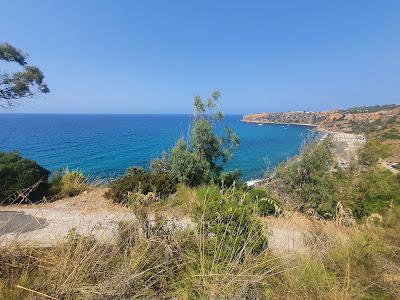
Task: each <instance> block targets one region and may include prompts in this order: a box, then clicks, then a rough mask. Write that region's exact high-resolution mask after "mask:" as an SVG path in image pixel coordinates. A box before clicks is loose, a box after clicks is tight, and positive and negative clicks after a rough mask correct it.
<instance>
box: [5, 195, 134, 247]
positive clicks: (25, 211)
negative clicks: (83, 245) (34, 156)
mask: <svg viewBox="0 0 400 300" xmlns="http://www.w3.org/2000/svg"><path fill="white" fill-rule="evenodd" d="M105 191H106V189H96V190H93V191H90V192H85V193H83V194H81V195H79V196H76V197H72V198H66V199H62V200H58V201H55V202H52V203H45V204H33V205H19V206H4V207H1V208H0V243H1V244H9V243H12V242H13V241H17V240H18V242H21V243H29V244H31V243H33V244H37V245H41V246H47V245H51V244H55V243H57V242H59V241H61V240H63V239H64V238H65V237H66V236H67V235H68V232H69V231H70V230H71V229H72V228H75V229H76V230H77V232H78V233H80V234H85V235H90V234H91V235H94V236H95V237H96V238H97V239H100V240H102V239H105V240H108V239H112V238H113V237H114V236H115V233H116V230H117V229H118V222H120V221H123V220H131V219H134V218H135V216H134V214H133V213H132V212H131V211H129V209H128V208H126V207H123V206H121V205H116V204H114V203H112V201H111V200H109V199H106V198H105V197H104V193H105Z"/></svg>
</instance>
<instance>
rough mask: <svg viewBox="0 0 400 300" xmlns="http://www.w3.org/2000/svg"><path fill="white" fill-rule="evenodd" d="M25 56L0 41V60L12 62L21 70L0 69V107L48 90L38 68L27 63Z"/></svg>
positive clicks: (11, 105)
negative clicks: (11, 71) (6, 70)
mask: <svg viewBox="0 0 400 300" xmlns="http://www.w3.org/2000/svg"><path fill="white" fill-rule="evenodd" d="M26 58H27V56H26V55H25V54H23V53H22V51H21V50H19V49H17V48H15V47H14V46H12V45H10V44H8V43H0V61H1V60H4V61H6V62H14V63H17V64H18V65H20V66H22V67H23V70H22V71H19V72H15V73H5V72H2V71H1V70H0V107H2V108H7V107H13V106H16V105H17V104H18V101H19V100H21V99H24V98H31V97H33V96H35V95H37V94H46V93H48V92H50V90H49V88H48V87H47V85H46V83H44V81H43V80H44V75H43V73H42V71H40V69H39V68H37V67H35V66H29V65H27V61H26Z"/></svg>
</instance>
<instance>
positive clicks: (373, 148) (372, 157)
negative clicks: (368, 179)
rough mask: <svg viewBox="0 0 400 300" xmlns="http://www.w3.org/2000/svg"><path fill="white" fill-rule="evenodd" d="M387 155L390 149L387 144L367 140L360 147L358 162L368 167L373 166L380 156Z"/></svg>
mask: <svg viewBox="0 0 400 300" xmlns="http://www.w3.org/2000/svg"><path fill="white" fill-rule="evenodd" d="M389 155H390V149H389V147H388V146H387V145H385V144H383V143H381V142H379V141H376V140H368V141H367V142H366V143H365V145H364V147H362V148H361V149H360V151H359V154H358V157H359V161H360V164H361V165H362V166H364V167H367V168H368V167H373V166H375V165H376V164H377V163H378V161H379V159H380V158H385V157H387V156H389Z"/></svg>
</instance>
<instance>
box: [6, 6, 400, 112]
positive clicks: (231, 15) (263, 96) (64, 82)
mask: <svg viewBox="0 0 400 300" xmlns="http://www.w3.org/2000/svg"><path fill="white" fill-rule="evenodd" d="M0 7H1V11H2V14H1V17H0V41H3V42H4V41H7V42H9V43H11V44H13V45H15V46H16V47H18V48H20V49H22V50H23V51H24V52H26V53H29V55H30V58H29V61H30V63H31V64H34V65H37V66H39V67H40V68H41V69H42V70H43V72H44V73H45V75H46V80H47V83H48V85H49V87H50V89H51V93H50V94H49V95H46V96H45V97H40V98H37V99H35V100H33V101H30V102H29V103H26V104H24V105H23V106H21V107H19V108H18V109H17V110H15V111H16V112H60V113H190V112H191V104H192V98H193V96H194V95H201V96H204V97H206V96H207V95H208V94H209V92H211V91H212V90H214V89H219V90H220V91H221V92H222V105H221V106H222V109H223V110H224V111H225V112H226V113H249V112H260V111H286V110H322V109H331V108H337V107H348V106H355V105H370V104H371V105H372V104H383V103H400V1H383V0H382V1H350V0H347V1H323V0H319V1H306V0H304V1H294V0H293V1H233V0H230V1H216V0H214V1H173V0H165V1H140V2H139V1H99V0H97V1H94V0H92V1H86V0H85V1H84V0H80V1H72V0H68V1H51V0H48V1H18V0H13V1H5V0H0ZM0 67H1V68H3V69H4V68H6V66H5V65H4V64H1V65H0Z"/></svg>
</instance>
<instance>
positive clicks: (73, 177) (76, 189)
mask: <svg viewBox="0 0 400 300" xmlns="http://www.w3.org/2000/svg"><path fill="white" fill-rule="evenodd" d="M88 187H89V186H88V183H87V182H86V177H85V175H84V174H83V172H82V171H81V170H78V169H77V170H69V169H68V168H66V169H65V170H63V171H62V173H58V174H55V175H54V176H53V178H52V179H51V181H50V194H52V195H55V196H56V197H58V198H63V197H73V196H77V195H79V194H80V193H82V192H84V191H86V190H87V189H88Z"/></svg>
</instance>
